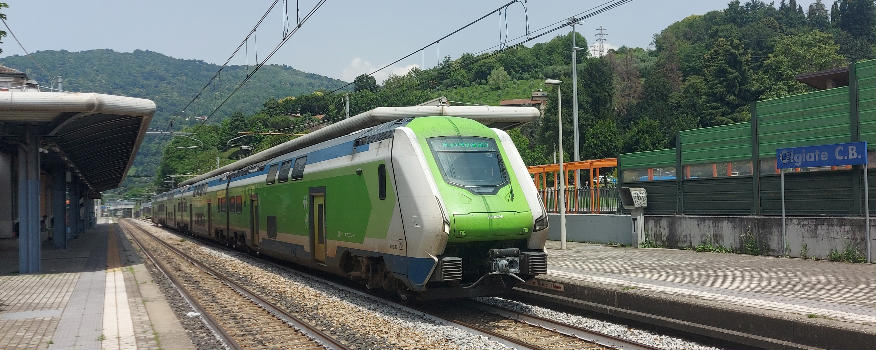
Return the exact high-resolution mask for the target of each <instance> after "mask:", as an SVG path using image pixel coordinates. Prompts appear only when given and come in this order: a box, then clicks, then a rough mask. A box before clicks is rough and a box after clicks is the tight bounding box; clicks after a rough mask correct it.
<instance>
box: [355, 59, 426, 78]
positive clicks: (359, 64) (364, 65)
mask: <svg viewBox="0 0 876 350" xmlns="http://www.w3.org/2000/svg"><path fill="white" fill-rule="evenodd" d="M419 67H420V65H419V64H410V65H407V66H391V67H389V68H386V69H384V70H382V71H379V72H377V73H374V79H375V80H377V82H378V83H383V81H384V80H386V78H388V77H389V76H390V75H405V74H407V73H408V72H410V71H411V69H414V68H419ZM377 68H379V67H377V66H375V65H374V64H373V63H371V61H368V60H365V59H363V58H362V57H356V58H353V60H352V61H350V64H349V65H347V67H346V68H344V71H343V73H341V79H343V80H346V81H353V79H356V77H357V76H359V75H360V74H368V73H371V72H373V71H375V70H376V69H377Z"/></svg>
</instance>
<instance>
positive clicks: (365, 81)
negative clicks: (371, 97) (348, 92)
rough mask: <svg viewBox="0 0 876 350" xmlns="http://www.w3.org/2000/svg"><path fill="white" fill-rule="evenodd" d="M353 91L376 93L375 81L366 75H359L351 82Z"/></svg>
mask: <svg viewBox="0 0 876 350" xmlns="http://www.w3.org/2000/svg"><path fill="white" fill-rule="evenodd" d="M353 86H354V88H353V91H371V92H374V91H377V80H376V79H374V77H372V76H370V75H366V74H361V75H359V76H358V77H356V79H354V80H353Z"/></svg>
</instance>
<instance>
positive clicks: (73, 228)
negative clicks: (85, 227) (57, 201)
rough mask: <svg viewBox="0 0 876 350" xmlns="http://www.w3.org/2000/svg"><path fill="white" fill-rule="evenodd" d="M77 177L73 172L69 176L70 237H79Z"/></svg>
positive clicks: (78, 190) (78, 187)
mask: <svg viewBox="0 0 876 350" xmlns="http://www.w3.org/2000/svg"><path fill="white" fill-rule="evenodd" d="M79 192H80V186H79V178H78V177H76V175H75V174H74V175H73V176H71V178H70V216H69V218H70V220H69V221H68V222H67V226H69V227H70V238H79ZM68 239H69V238H68Z"/></svg>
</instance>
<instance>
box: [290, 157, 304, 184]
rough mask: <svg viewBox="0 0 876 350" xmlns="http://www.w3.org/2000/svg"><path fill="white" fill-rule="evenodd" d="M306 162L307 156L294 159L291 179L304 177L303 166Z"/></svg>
mask: <svg viewBox="0 0 876 350" xmlns="http://www.w3.org/2000/svg"><path fill="white" fill-rule="evenodd" d="M306 164H307V156H303V157H298V159H296V160H295V165H293V166H292V174H290V176H291V177H292V180H293V181H294V180H301V179H302V178H304V166H305V165H306Z"/></svg>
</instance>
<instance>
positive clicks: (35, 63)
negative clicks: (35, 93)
mask: <svg viewBox="0 0 876 350" xmlns="http://www.w3.org/2000/svg"><path fill="white" fill-rule="evenodd" d="M4 17H5V16H4ZM0 21H3V25H4V26H5V27H6V30H7V31H9V34H12V38H13V39H15V42H16V43H18V47H20V48H21V51H24V54H25V56H27V57H28V58H30V60H31V61H33V64H34V65H36V66H37V68H39V69H40V70H41V71H42V72H43V74H45V75H46V78H47V79H52V75H51V74H49V72H48V71H46V69H45V68H43V66H41V65H40V63H39V62H37V60H36V59H35V58H33V56H31V55H30V52H27V49H25V48H24V45H22V44H21V40H18V37H17V36H15V33H14V32H12V28H10V27H9V23H6V18H3V17H0Z"/></svg>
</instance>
